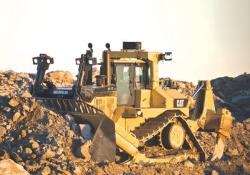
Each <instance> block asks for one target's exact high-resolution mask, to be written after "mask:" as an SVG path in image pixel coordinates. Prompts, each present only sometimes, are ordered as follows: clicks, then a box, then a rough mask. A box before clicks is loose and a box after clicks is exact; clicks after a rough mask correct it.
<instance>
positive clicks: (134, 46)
mask: <svg viewBox="0 0 250 175" xmlns="http://www.w3.org/2000/svg"><path fill="white" fill-rule="evenodd" d="M123 50H141V42H123Z"/></svg>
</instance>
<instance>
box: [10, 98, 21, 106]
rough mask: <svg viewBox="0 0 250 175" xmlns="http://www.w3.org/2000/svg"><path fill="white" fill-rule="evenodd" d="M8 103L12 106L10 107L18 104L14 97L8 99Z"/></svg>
mask: <svg viewBox="0 0 250 175" xmlns="http://www.w3.org/2000/svg"><path fill="white" fill-rule="evenodd" d="M9 105H10V106H12V107H16V106H17V105H19V101H18V100H17V99H16V98H12V99H11V100H10V101H9Z"/></svg>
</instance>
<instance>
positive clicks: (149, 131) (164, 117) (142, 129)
mask: <svg viewBox="0 0 250 175" xmlns="http://www.w3.org/2000/svg"><path fill="white" fill-rule="evenodd" d="M182 116H183V113H182V112H181V111H179V110H168V111H165V112H164V113H162V114H160V115H159V116H158V117H155V118H150V119H148V120H146V121H145V123H143V124H142V125H141V126H139V127H137V128H135V130H133V131H132V133H133V134H134V135H135V136H136V138H137V139H138V140H139V141H140V142H143V143H145V142H147V141H149V140H150V139H152V138H153V137H154V136H156V135H158V134H160V132H161V131H162V130H163V128H165V127H166V126H167V125H168V124H170V123H171V122H179V123H180V124H181V125H182V127H183V128H184V129H185V132H186V138H185V140H186V142H187V144H188V145H189V147H190V148H191V150H193V152H194V154H195V153H196V154H199V159H200V160H205V152H204V151H203V149H202V147H201V146H200V144H199V142H198V141H197V139H196V137H195V136H194V134H193V133H192V131H191V129H190V128H189V126H188V125H187V123H186V121H185V119H183V117H182Z"/></svg>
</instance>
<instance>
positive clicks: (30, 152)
mask: <svg viewBox="0 0 250 175" xmlns="http://www.w3.org/2000/svg"><path fill="white" fill-rule="evenodd" d="M25 153H26V154H28V155H29V154H32V149H30V148H29V147H27V148H25Z"/></svg>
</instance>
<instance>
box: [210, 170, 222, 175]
mask: <svg viewBox="0 0 250 175" xmlns="http://www.w3.org/2000/svg"><path fill="white" fill-rule="evenodd" d="M211 175H220V174H219V173H218V172H217V171H216V170H212V172H211Z"/></svg>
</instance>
